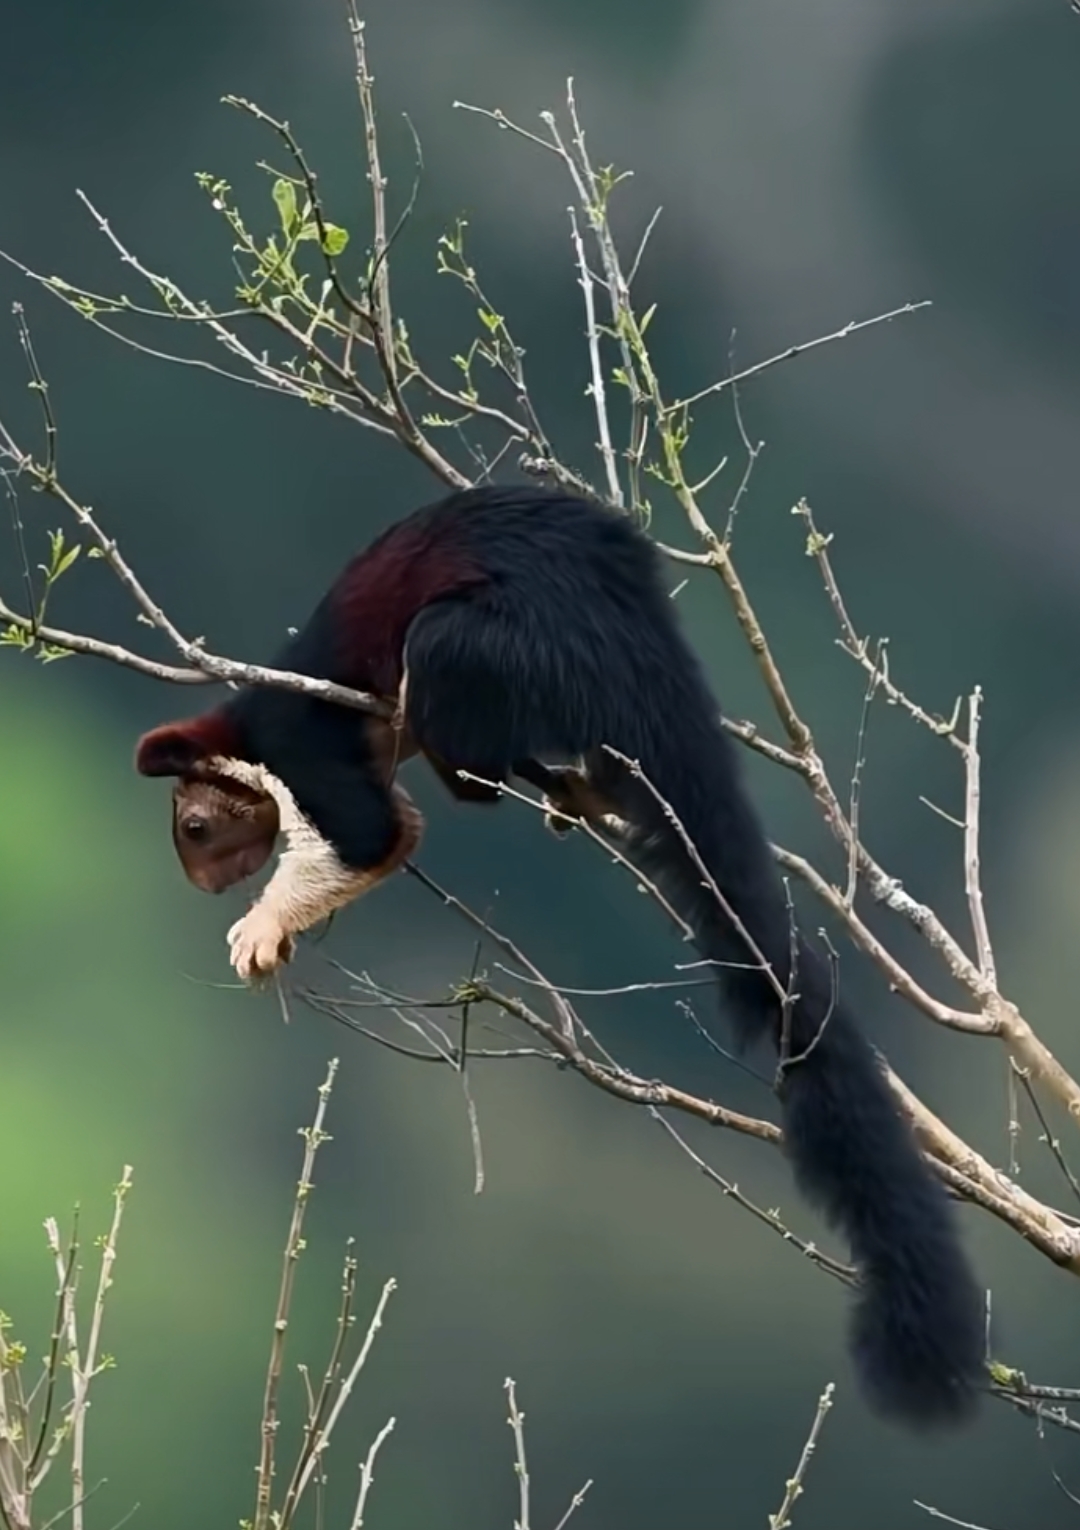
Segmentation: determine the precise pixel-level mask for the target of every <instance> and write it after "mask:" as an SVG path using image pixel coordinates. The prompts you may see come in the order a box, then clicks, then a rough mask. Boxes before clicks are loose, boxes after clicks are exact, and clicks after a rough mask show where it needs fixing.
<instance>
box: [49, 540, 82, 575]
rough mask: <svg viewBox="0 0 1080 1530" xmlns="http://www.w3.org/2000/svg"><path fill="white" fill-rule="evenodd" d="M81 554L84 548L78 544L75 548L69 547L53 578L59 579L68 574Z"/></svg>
mask: <svg viewBox="0 0 1080 1530" xmlns="http://www.w3.org/2000/svg"><path fill="white" fill-rule="evenodd" d="M81 552H82V548H81V547H80V546H79V545H78V544H76V545H75V546H74V547H69V548H68V550H67V552H66V553H65V554H64V556H63V557H62V558H61V559H60V562H59V563H58V564H57V565H56V568H55V569H54V571H53V578H54V579H59V578H60V575H61V574H66V573H67V571H68V569H69V568H70V567H71V565H72V564H73V563H74V562H75V559H76V558H77V557H78V556H79V554H80V553H81Z"/></svg>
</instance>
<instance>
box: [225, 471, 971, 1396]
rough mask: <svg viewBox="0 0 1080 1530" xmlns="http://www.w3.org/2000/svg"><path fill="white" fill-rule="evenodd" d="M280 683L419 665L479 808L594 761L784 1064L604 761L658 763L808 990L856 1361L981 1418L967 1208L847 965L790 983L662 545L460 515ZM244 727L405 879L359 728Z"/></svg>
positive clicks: (803, 1182) (302, 790) (458, 499)
mask: <svg viewBox="0 0 1080 1530" xmlns="http://www.w3.org/2000/svg"><path fill="white" fill-rule="evenodd" d="M440 560H441V561H440ZM451 568H452V569H453V575H452V576H451V574H450V573H449V572H447V574H446V577H445V578H444V579H442V582H441V583H440V578H439V574H440V570H446V571H449V570H451ZM387 590H392V591H393V592H394V593H393V596H392V604H390V605H388V597H387V596H386V593H385V592H386V591H387ZM343 613H344V614H343ZM391 627H392V630H393V634H394V636H393V641H392V643H390V646H391V647H392V648H393V650H394V652H393V653H392V654H389V655H388V653H387V652H386V648H387V643H388V642H389V641H390V640H389V639H388V638H387V636H386V634H387V632H388V631H390V630H391ZM343 629H344V630H343ZM401 633H404V634H405V637H404V656H403V655H402V653H401V651H400V649H401V638H400V636H399V634H401ZM279 662H280V663H282V664H285V665H286V666H287V667H288V668H291V669H297V670H302V671H306V672H307V673H309V674H312V675H317V676H325V677H327V678H330V679H334V680H339V681H341V682H342V683H345V684H354V685H359V686H369V685H374V684H376V683H377V680H379V679H381V682H382V684H383V685H384V688H385V687H386V686H387V684H389V683H390V682H393V683H394V684H396V683H397V681H399V680H400V678H401V673H402V669H403V665H404V666H407V669H408V677H409V678H408V702H407V717H408V722H409V726H410V728H411V729H412V731H413V734H414V735H415V738H416V740H417V742H418V744H419V745H420V747H421V749H422V750H423V751H424V752H425V753H427V754H428V755H429V757H430V758H432V761H433V763H435V764H436V767H437V768H438V769H439V772H440V774H441V775H442V776H443V778H444V780H446V781H447V783H448V784H449V785H450V787H451V789H452V790H455V791H456V792H457V793H458V795H461V796H471V797H473V798H475V797H477V796H478V795H479V796H482V795H484V794H483V793H482V792H477V790H476V789H475V788H472V789H470V788H468V787H466V786H465V785H464V784H463V783H461V782H460V781H458V780H457V778H456V777H455V776H454V771H455V770H458V769H466V770H468V771H471V772H473V773H474V774H476V775H479V776H482V777H484V778H486V779H488V780H494V781H503V780H505V779H506V778H507V777H508V775H509V774H510V773H511V772H512V771H514V770H515V767H516V769H517V773H518V774H522V773H524V774H526V775H530V772H531V775H530V778H531V779H542V773H540V772H538V771H537V770H536V768H535V762H539V761H542V760H543V759H544V758H545V757H549V758H553V759H555V760H563V761H565V760H568V759H570V758H573V757H575V756H584V757H585V759H586V761H587V762H588V765H589V768H590V773H591V776H592V780H593V783H594V784H595V785H596V786H597V787H598V788H599V789H600V790H601V792H602V794H604V795H605V796H606V797H607V798H609V799H610V800H611V801H612V802H613V803H614V804H615V805H616V808H617V811H618V812H619V814H620V816H621V817H623V818H625V819H627V820H628V821H629V822H630V823H631V824H633V825H634V833H633V843H632V850H633V853H634V854H635V856H636V857H637V859H638V861H639V862H640V864H641V866H642V869H643V870H644V871H646V872H647V873H649V874H651V875H652V876H654V877H656V878H658V879H659V881H660V882H661V883H662V884H663V886H664V888H665V891H666V893H667V895H668V896H669V897H670V898H671V900H672V901H673V903H674V904H675V905H676V906H677V907H678V908H679V910H680V911H681V913H682V914H683V915H684V916H685V918H686V919H687V920H688V922H689V923H690V924H691V926H692V927H693V928H694V930H695V932H696V938H697V943H698V946H699V948H700V949H701V951H702V953H703V955H705V956H706V957H707V958H709V959H712V960H714V961H715V962H717V963H718V964H719V965H718V967H717V973H718V980H719V983H720V986H721V988H722V990H723V992H724V994H725V995H726V998H727V1000H728V1004H729V1007H730V1009H731V1012H732V1015H733V1018H734V1020H735V1023H736V1025H737V1027H738V1031H739V1034H740V1035H741V1037H742V1038H743V1039H744V1040H755V1039H765V1040H768V1041H770V1042H771V1043H772V1044H773V1046H774V1047H777V1046H778V1045H779V1041H780V1022H781V1006H780V1004H779V1002H778V999H777V995H776V992H775V990H774V988H773V987H772V986H771V984H770V982H769V979H768V977H767V976H766V975H765V974H764V973H763V972H762V971H761V969H760V967H757V968H755V967H754V965H753V956H752V955H751V953H750V951H749V950H748V948H747V944H746V942H745V941H744V939H743V938H742V936H741V935H740V934H739V933H738V931H737V930H736V928H735V926H734V925H733V924H732V922H731V920H730V919H729V918H728V916H727V915H726V914H725V912H724V910H723V908H722V907H721V906H720V905H719V904H718V902H717V900H716V898H715V897H714V895H713V894H712V893H711V891H709V889H708V888H707V887H706V886H705V885H704V884H703V882H702V878H701V876H700V874H699V872H698V871H697V870H696V869H695V867H694V865H693V863H692V861H691V859H690V857H689V856H688V854H687V853H686V851H685V849H684V847H683V845H682V843H681V841H680V839H679V837H678V835H677V833H676V831H675V830H674V829H673V827H672V826H671V825H670V823H669V822H668V821H667V819H666V818H665V815H664V812H663V810H662V808H661V807H660V805H659V804H658V803H657V802H656V800H655V798H654V797H653V795H652V794H651V793H650V792H649V791H648V789H647V788H646V786H645V785H644V784H643V783H642V782H641V780H640V779H637V778H635V777H634V775H633V774H632V773H630V772H628V771H627V770H626V769H625V768H623V767H622V766H621V765H619V764H618V763H617V762H616V761H615V760H614V759H613V758H612V757H611V756H610V755H609V754H607V753H606V752H605V751H604V749H603V746H604V745H610V746H612V747H614V748H615V749H617V750H618V751H620V752H621V753H622V754H624V755H626V756H628V757H630V758H631V759H633V760H635V761H637V762H639V764H640V767H641V770H642V771H643V772H644V774H645V776H646V777H647V779H648V781H649V782H651V783H652V785H653V786H654V787H655V788H656V791H657V792H659V794H660V795H661V796H662V797H663V798H664V799H665V801H666V802H667V803H668V804H670V806H671V808H672V809H673V810H674V812H675V813H676V815H677V816H678V818H679V819H680V821H681V823H682V825H683V826H684V828H685V830H686V832H687V834H688V835H689V836H690V838H691V840H692V841H693V843H694V844H695V845H696V847H697V849H698V852H699V853H700V855H701V858H702V860H703V862H704V863H705V865H706V866H707V867H708V870H709V873H710V875H711V876H712V877H713V879H714V880H715V882H716V884H717V886H718V887H719V890H720V892H721V894H722V895H723V898H724V899H725V900H726V901H727V903H728V904H729V906H730V907H732V908H733V909H734V910H735V912H736V913H737V915H738V917H739V919H740V920H741V921H742V923H743V925H744V927H745V929H746V930H747V932H748V933H749V935H750V937H751V939H752V940H753V942H754V943H755V944H756V946H757V947H758V948H759V950H760V951H761V952H762V953H763V954H764V956H765V958H766V960H767V962H768V963H769V964H770V966H771V968H772V971H773V973H774V974H775V975H776V977H777V978H778V979H779V981H780V983H781V984H783V985H785V986H787V985H788V983H789V979H793V980H792V985H791V986H792V987H793V989H794V991H795V992H796V994H797V1002H796V1003H795V1004H794V1007H793V1012H792V1014H791V1016H790V1020H789V1022H788V1024H789V1027H790V1055H791V1058H792V1061H791V1062H790V1064H789V1065H788V1066H787V1067H786V1068H785V1070H784V1073H783V1081H782V1085H781V1089H780V1096H781V1101H782V1109H783V1120H784V1133H785V1140H786V1143H787V1149H788V1153H789V1155H790V1158H791V1161H792V1164H793V1166H794V1170H795V1174H796V1176H797V1179H798V1182H799V1184H800V1186H801V1187H802V1188H803V1190H804V1191H805V1192H806V1194H807V1195H808V1196H809V1197H810V1198H811V1199H813V1200H814V1201H815V1202H816V1203H817V1204H818V1205H819V1206H820V1207H821V1208H822V1210H823V1211H824V1213H825V1214H826V1216H827V1217H828V1218H829V1220H830V1221H831V1222H832V1223H833V1224H835V1225H836V1226H837V1227H838V1228H840V1229H841V1231H842V1232H843V1233H844V1235H845V1236H846V1238H847V1239H848V1241H849V1242H850V1245H851V1249H852V1253H853V1255H854V1257H855V1260H856V1262H857V1263H858V1266H859V1270H860V1275H861V1286H860V1290H859V1294H858V1296H857V1298H856V1308H855V1316H854V1335H853V1349H854V1354H855V1358H856V1361H857V1364H858V1367H859V1371H860V1375H861V1378H862V1381H863V1384H864V1387H865V1390H866V1394H867V1396H868V1398H869V1399H870V1400H871V1401H872V1402H873V1403H874V1405H876V1406H877V1407H878V1408H880V1409H881V1410H882V1411H884V1412H886V1413H891V1414H894V1415H897V1416H900V1417H903V1418H904V1419H907V1420H909V1421H911V1422H915V1423H933V1422H936V1421H938V1420H945V1419H948V1418H956V1417H960V1416H962V1415H964V1414H965V1413H967V1412H968V1411H970V1408H971V1406H972V1405H973V1402H974V1399H975V1396H976V1392H977V1388H978V1382H979V1377H980V1373H981V1370H982V1302H981V1297H980V1292H979V1290H978V1288H977V1286H976V1284H975V1281H974V1279H973V1278H972V1276H971V1274H970V1272H969V1270H968V1266H967V1264H966V1262H965V1259H964V1255H963V1253H962V1250H961V1247H960V1243H959V1241H958V1237H957V1233H956V1230H955V1228H954V1225H953V1217H952V1212H951V1208H950V1206H949V1205H948V1203H947V1200H946V1196H945V1194H944V1192H943V1190H942V1188H941V1187H940V1185H939V1184H938V1183H937V1181H936V1180H935V1179H934V1177H933V1175H932V1174H931V1172H930V1170H929V1169H928V1168H927V1166H926V1165H925V1163H924V1161H923V1160H922V1158H921V1156H920V1154H919V1152H918V1149H917V1147H916V1145H915V1142H914V1140H913V1138H912V1135H911V1133H910V1131H909V1129H908V1127H907V1126H906V1124H905V1123H904V1122H903V1120H902V1119H901V1117H900V1115H899V1113H898V1110H897V1107H896V1104H895V1102H894V1099H893V1096H892V1094H891V1092H890V1090H889V1088H888V1086H887V1084H886V1082H885V1079H884V1077H883V1075H882V1071H881V1068H880V1067H879V1064H878V1062H877V1060H876V1057H875V1055H874V1053H873V1051H872V1049H871V1048H870V1046H869V1045H868V1043H867V1042H866V1041H865V1040H864V1039H863V1037H862V1036H861V1034H860V1033H859V1031H858V1029H857V1028H856V1027H855V1025H854V1024H853V1023H852V1020H851V1018H850V1017H849V1015H848V1013H847V1011H846V1008H845V1006H844V1004H843V1003H842V1002H836V997H835V995H834V994H833V992H832V982H831V975H830V973H829V971H828V969H827V967H826V966H825V965H824V963H823V962H822V961H821V959H820V958H819V956H818V955H817V954H816V953H815V952H814V951H813V950H812V949H811V948H810V947H808V946H807V945H806V944H805V943H803V944H800V946H799V951H798V959H797V968H796V971H795V973H794V975H792V974H791V973H790V971H789V964H790V945H791V934H790V928H789V925H790V920H789V913H788V909H787V905H786V901H785V898H784V894H783V889H782V885H781V883H780V880H779V877H778V875H777V872H776V869H775V866H774V863H773V860H772V857H771V854H770V851H769V848H768V844H767V841H766V839H765V836H764V833H763V831H762V829H761V827H760V825H759V823H758V820H757V816H756V814H755V812H754V809H753V806H752V805H751V803H750V802H749V800H748V798H747V796H746V794H745V792H744V789H743V786H742V784H741V781H740V775H739V770H738V768H737V767H738V762H737V760H736V758H735V753H734V749H733V746H732V745H731V743H730V742H729V740H728V739H727V737H726V736H725V734H724V733H723V732H722V730H721V727H720V721H719V713H718V708H717V705H716V703H715V701H714V700H713V698H712V696H711V694H710V692H709V689H708V687H707V685H706V683H705V680H704V678H703V675H702V673H701V670H700V668H699V665H698V663H697V660H696V658H695V656H694V654H693V653H692V651H691V650H690V648H689V647H688V645H687V643H686V641H685V639H684V638H683V636H682V633H681V631H680V629H679V626H678V623H677V620H676V616H675V613H674V609H673V606H672V603H671V600H670V599H669V597H668V595H667V592H666V589H665V587H664V582H663V579H662V575H661V568H660V564H659V558H658V555H657V554H656V553H655V551H654V549H653V547H652V545H651V544H650V543H649V542H648V541H647V539H646V538H645V537H644V536H643V535H641V534H640V533H639V532H638V531H637V530H635V528H634V527H633V526H632V525H631V523H630V522H629V521H628V520H627V519H626V518H625V517H622V516H617V515H615V514H613V513H610V512H608V511H606V510H604V509H603V508H601V507H599V506H597V505H593V504H589V503H587V502H585V501H583V500H581V499H578V498H576V497H572V496H568V495H565V494H560V493H553V492H547V491H544V490H539V489H523V488H505V489H496V488H488V489H479V490H474V491H470V492H467V493H463V494H457V495H452V496H450V497H449V498H447V499H445V500H443V501H441V502H439V503H438V504H437V505H435V506H433V507H431V508H429V509H427V510H425V511H421V512H419V513H418V514H417V515H415V516H412V517H410V518H409V519H408V520H407V521H405V522H402V523H401V525H399V526H398V527H395V528H392V530H391V531H390V532H389V533H387V534H386V535H385V536H384V537H382V538H380V540H379V541H378V542H377V543H376V544H374V546H373V547H372V548H371V549H369V551H368V553H366V554H362V555H361V556H360V558H359V559H357V560H355V561H354V563H353V564H351V565H350V566H349V568H348V569H347V570H346V571H345V573H344V574H343V575H342V578H341V579H340V580H339V582H338V585H337V586H336V587H335V589H334V590H332V591H331V592H330V594H329V595H328V596H327V598H326V600H324V602H323V603H322V605H321V606H320V607H319V610H318V611H317V612H316V614H315V616H314V617H313V619H312V622H311V623H310V624H309V626H308V628H307V629H305V631H304V632H303V633H302V634H301V635H300V636H299V637H298V638H297V639H296V640H295V641H294V642H293V643H292V644H290V645H289V647H288V648H287V650H286V651H285V652H284V653H283V654H282V655H281V656H280V660H279ZM228 710H229V711H231V712H232V714H233V717H234V721H235V724H236V726H237V727H238V729H239V731H240V733H241V734H242V736H243V738H244V740H245V752H246V753H247V756H248V757H249V758H253V759H260V760H262V761H263V762H264V763H265V764H266V765H267V766H268V767H269V768H270V769H271V770H273V771H274V772H275V774H277V775H279V776H280V777H281V778H282V779H283V780H284V781H285V782H286V783H287V784H288V785H289V786H290V788H291V789H292V790H293V792H294V794H295V795H296V797H297V798H298V800H299V802H300V805H301V807H302V808H303V809H304V810H305V811H306V812H308V813H309V815H310V816H311V818H312V819H313V821H314V822H315V824H316V826H317V827H318V828H319V829H320V830H321V831H322V832H323V833H324V834H325V835H326V836H327V837H328V838H329V839H330V840H331V841H332V842H333V843H334V844H335V846H336V847H337V849H338V852H339V854H340V856H341V858H342V859H343V860H344V861H346V862H347V863H348V864H350V865H357V866H368V865H375V864H378V863H379V862H380V861H381V859H383V857H384V853H385V849H386V846H387V845H388V844H389V842H390V841H391V839H392V836H393V832H394V830H393V815H392V813H391V810H390V803H389V800H388V797H387V791H386V788H385V786H384V785H383V783H382V781H381V780H380V779H379V778H378V776H377V773H376V772H375V770H374V767H373V764H372V760H371V757H370V752H369V751H368V749H367V746H366V743H365V735H364V730H363V728H362V726H361V725H360V723H359V721H358V719H357V716H356V714H353V713H350V712H348V711H345V710H343V709H340V708H335V707H331V706H327V705H325V704H323V703H319V702H314V701H311V700H307V699H304V698H300V697H297V696H295V695H292V694H290V693H287V692H284V691H273V690H254V691H249V692H246V693H243V694H242V695H241V697H240V698H239V699H238V700H237V701H236V702H234V703H231V704H230V707H229V708H228ZM724 964H727V965H724ZM748 964H749V965H748ZM802 1054H806V1055H805V1056H803V1055H802ZM800 1059H801V1060H800Z"/></svg>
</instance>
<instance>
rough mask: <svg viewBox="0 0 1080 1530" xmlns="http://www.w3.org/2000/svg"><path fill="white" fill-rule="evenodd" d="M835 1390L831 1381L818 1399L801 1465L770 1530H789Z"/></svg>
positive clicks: (788, 1484)
mask: <svg viewBox="0 0 1080 1530" xmlns="http://www.w3.org/2000/svg"><path fill="white" fill-rule="evenodd" d="M835 1390H836V1384H835V1382H832V1381H830V1382H829V1384H828V1386H827V1387H826V1388H825V1390H824V1392H822V1394H821V1396H820V1397H819V1398H818V1405H817V1412H816V1413H815V1415H814V1422H813V1423H812V1424H811V1426H810V1433H809V1434H808V1435H807V1437H806V1444H805V1445H804V1446H803V1448H802V1454H801V1455H800V1457H799V1464H798V1465H797V1466H796V1468H795V1474H794V1476H792V1477H789V1478H788V1481H787V1485H786V1487H785V1489H784V1501H783V1503H781V1505H780V1507H779V1509H778V1510H777V1512H776V1513H775V1514H770V1515H769V1530H788V1526H789V1525H790V1524H791V1514H792V1510H793V1509H794V1507H795V1502H796V1500H797V1499H798V1498H800V1497H801V1496H802V1492H803V1483H804V1481H805V1479H806V1473H807V1471H808V1470H809V1467H810V1462H811V1460H812V1459H813V1455H814V1451H815V1450H816V1449H817V1442H818V1438H819V1437H820V1435H821V1431H822V1428H823V1427H824V1424H825V1418H826V1415H827V1414H828V1412H829V1409H830V1408H831V1407H832V1405H833V1403H832V1400H833V1393H834V1392H835Z"/></svg>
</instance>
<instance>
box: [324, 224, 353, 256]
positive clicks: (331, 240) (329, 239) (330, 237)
mask: <svg viewBox="0 0 1080 1530" xmlns="http://www.w3.org/2000/svg"><path fill="white" fill-rule="evenodd" d="M323 228H324V231H325V232H324V234H323V242H322V247H323V251H324V252H325V253H326V254H327V255H331V256H332V255H340V254H341V252H342V250H344V248H345V246H346V245H347V244H348V242H349V231H348V229H347V228H340V227H339V226H338V224H336V223H325V224H324V225H323Z"/></svg>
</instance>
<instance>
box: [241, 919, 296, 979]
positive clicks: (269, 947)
mask: <svg viewBox="0 0 1080 1530" xmlns="http://www.w3.org/2000/svg"><path fill="white" fill-rule="evenodd" d="M228 941H229V960H230V961H231V962H232V964H233V967H234V968H235V969H236V972H237V974H238V976H240V977H241V978H243V980H244V982H245V983H257V982H258V981H259V979H260V978H266V977H269V976H270V975H271V974H272V973H273V972H276V970H277V969H278V967H280V966H281V964H282V963H283V962H290V961H292V957H293V950H294V944H293V938H292V936H291V935H290V934H289V933H288V931H287V930H284V929H282V927H281V925H280V924H279V922H278V920H277V919H276V918H275V916H274V915H273V914H271V913H268V912H267V910H266V909H264V908H261V907H260V906H259V905H258V904H256V905H255V907H254V908H252V909H249V910H248V912H247V913H246V914H245V915H244V917H243V919H239V920H237V922H236V924H234V925H233V927H232V929H231V930H230V931H229V934H228Z"/></svg>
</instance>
